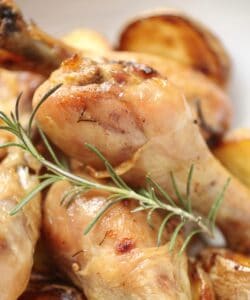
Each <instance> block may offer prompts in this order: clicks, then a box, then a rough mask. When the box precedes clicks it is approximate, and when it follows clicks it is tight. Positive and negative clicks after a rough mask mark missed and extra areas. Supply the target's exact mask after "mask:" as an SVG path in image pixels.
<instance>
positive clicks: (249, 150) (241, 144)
mask: <svg viewBox="0 0 250 300" xmlns="http://www.w3.org/2000/svg"><path fill="white" fill-rule="evenodd" d="M213 152H214V154H215V156H216V157H217V158H218V159H219V160H220V161H221V163H222V164H223V165H224V166H225V167H226V168H227V169H228V170H229V171H230V172H231V173H232V174H233V175H234V176H236V177H237V178H238V179H239V180H240V181H241V182H242V183H244V184H245V185H247V186H248V187H249V188H250V130H248V129H242V130H236V131H234V132H232V133H230V134H229V135H228V136H227V137H226V138H225V140H224V141H223V142H222V143H221V144H220V145H218V147H216V148H215V149H214V150H213Z"/></svg>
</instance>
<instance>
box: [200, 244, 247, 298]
mask: <svg viewBox="0 0 250 300" xmlns="http://www.w3.org/2000/svg"><path fill="white" fill-rule="evenodd" d="M201 261H202V265H203V267H204V269H205V270H206V271H207V273H208V274H209V276H210V278H211V280H212V283H213V286H214V290H215V294H216V297H217V298H216V299H223V300H239V299H242V300H243V299H250V257H247V256H244V255H241V254H238V253H235V252H232V251H230V250H226V249H206V250H204V251H203V252H202V254H201Z"/></svg>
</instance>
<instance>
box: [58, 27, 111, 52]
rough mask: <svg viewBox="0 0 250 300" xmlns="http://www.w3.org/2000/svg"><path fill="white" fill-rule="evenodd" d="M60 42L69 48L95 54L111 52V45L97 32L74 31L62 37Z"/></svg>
mask: <svg viewBox="0 0 250 300" xmlns="http://www.w3.org/2000/svg"><path fill="white" fill-rule="evenodd" d="M62 40H63V41H64V42H65V43H66V44H68V45H69V46H71V47H74V48H77V49H80V50H84V51H90V52H95V53H99V54H102V53H105V52H106V51H109V50H111V45H109V42H108V41H107V40H106V38H105V37H104V36H102V35H101V34H100V33H99V32H96V31H94V30H91V29H86V28H80V29H76V30H74V31H72V32H70V33H68V34H67V35H65V36H63V37H62Z"/></svg>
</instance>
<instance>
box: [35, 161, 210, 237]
mask: <svg viewBox="0 0 250 300" xmlns="http://www.w3.org/2000/svg"><path fill="white" fill-rule="evenodd" d="M40 162H41V163H42V164H43V165H44V166H46V167H47V168H48V169H49V170H51V171H52V172H53V173H56V174H57V175H61V176H63V177H65V179H66V180H70V181H71V182H72V183H75V184H81V185H85V186H88V187H91V188H95V189H98V190H102V191H106V192H110V193H115V194H119V195H123V196H126V198H128V199H135V200H138V201H139V202H140V203H142V204H147V205H149V204H151V207H150V208H156V209H157V208H158V209H163V210H167V211H169V212H172V213H174V214H176V215H179V216H182V217H183V218H184V219H187V220H189V221H191V222H194V223H199V226H200V228H202V230H203V231H204V232H206V233H207V234H209V235H210V236H211V235H212V232H211V230H210V229H209V228H208V227H207V225H206V224H204V223H203V222H202V220H201V218H200V217H196V216H194V215H193V214H191V213H189V212H188V211H184V210H183V209H181V208H179V207H176V206H171V205H169V204H166V203H163V202H159V203H158V204H157V205H156V204H155V202H154V201H153V200H151V199H149V198H148V197H145V196H143V195H140V194H138V193H136V192H135V191H133V190H125V189H121V188H119V187H114V186H111V185H104V184H101V183H97V182H92V181H88V180H85V179H84V178H82V177H79V176H76V175H74V174H72V173H70V172H67V171H66V170H63V169H61V168H60V167H57V166H56V165H54V164H53V163H51V162H50V161H47V160H45V159H41V158H40Z"/></svg>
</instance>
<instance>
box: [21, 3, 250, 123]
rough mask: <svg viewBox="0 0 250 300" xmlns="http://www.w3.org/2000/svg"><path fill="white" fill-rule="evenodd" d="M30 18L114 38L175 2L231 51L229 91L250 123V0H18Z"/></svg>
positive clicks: (58, 31)
mask: <svg viewBox="0 0 250 300" xmlns="http://www.w3.org/2000/svg"><path fill="white" fill-rule="evenodd" d="M16 2H17V3H18V5H19V6H20V7H21V8H22V10H23V11H24V14H25V16H26V17H27V18H30V19H32V20H34V21H35V22H36V23H37V24H39V25H40V26H41V27H42V28H43V29H44V30H46V31H47V32H49V33H51V34H54V35H56V36H59V37H60V36H62V35H63V34H65V33H68V32H69V31H70V30H72V29H75V28H77V27H88V28H91V29H95V30H97V31H99V32H101V33H103V34H104V35H105V36H106V37H107V38H108V39H109V40H110V41H111V42H112V43H113V44H115V41H116V37H117V36H118V33H119V32H120V29H121V27H122V25H123V24H124V23H126V21H127V20H128V19H129V18H131V17H133V16H135V15H136V14H137V13H139V12H143V11H147V10H150V9H158V8H164V7H172V8H177V9H180V10H182V11H184V12H186V13H187V14H189V15H191V16H193V17H195V18H197V20H199V21H201V22H202V23H204V24H205V25H207V26H208V27H209V28H210V29H211V30H212V31H213V32H214V33H216V34H217V36H219V37H220V39H221V40H222V41H223V43H224V45H225V46H226V48H227V50H228V51H229V53H230V56H231V59H232V63H233V72H232V80H231V84H230V85H229V92H230V95H231V98H232V100H233V102H234V107H235V111H236V113H235V114H236V117H235V120H234V124H235V125H237V126H248V127H250V35H249V29H250V1H249V0H237V1H235V0H234V1H230V0H229V1H228V0H210V1H204V0H203V1H201V0H172V1H170V0H165V1H161V0H137V1H135V0H127V1H124V0H103V1H101V0H91V1H89V0H71V1H64V0H48V1H47V0H35V1H34V0H16ZM248 68H249V69H248Z"/></svg>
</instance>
